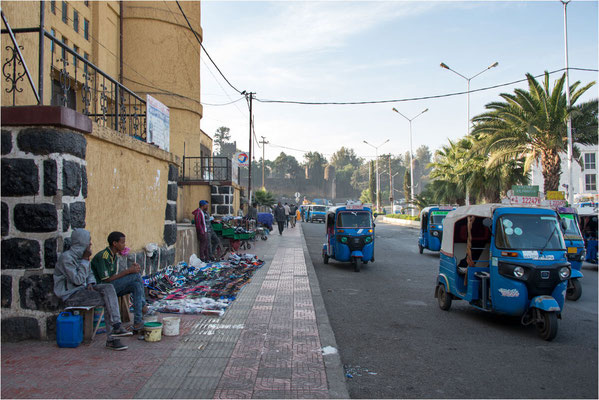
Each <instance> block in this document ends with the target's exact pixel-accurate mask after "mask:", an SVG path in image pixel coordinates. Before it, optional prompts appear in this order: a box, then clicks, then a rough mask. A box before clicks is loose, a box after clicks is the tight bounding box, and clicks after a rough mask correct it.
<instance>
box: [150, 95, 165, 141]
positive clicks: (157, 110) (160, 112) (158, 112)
mask: <svg viewBox="0 0 599 400" xmlns="http://www.w3.org/2000/svg"><path fill="white" fill-rule="evenodd" d="M146 114H147V116H146V132H147V134H146V141H147V142H148V143H152V144H155V145H156V146H158V147H160V148H161V149H162V150H166V151H169V141H170V117H169V110H168V107H167V106H165V105H164V104H162V103H161V102H159V101H158V100H156V99H155V98H153V97H152V96H150V95H149V94H148V95H146Z"/></svg>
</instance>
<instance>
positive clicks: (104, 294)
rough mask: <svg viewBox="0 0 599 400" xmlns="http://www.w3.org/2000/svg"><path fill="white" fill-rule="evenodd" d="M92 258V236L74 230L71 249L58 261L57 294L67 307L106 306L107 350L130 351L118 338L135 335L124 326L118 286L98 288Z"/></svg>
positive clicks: (100, 286)
mask: <svg viewBox="0 0 599 400" xmlns="http://www.w3.org/2000/svg"><path fill="white" fill-rule="evenodd" d="M91 255H92V241H91V235H90V234H89V232H88V231H86V230H85V229H74V230H73V233H72V234H71V248H70V249H69V250H67V251H65V252H63V253H62V254H61V255H60V257H59V258H58V262H57V263H56V268H55V269H54V293H55V294H56V296H58V297H60V298H61V299H62V300H63V301H64V302H65V304H66V305H67V307H89V306H103V307H104V308H105V310H106V316H107V321H106V347H107V348H109V349H112V350H127V348H128V347H127V346H125V345H123V344H122V343H121V341H120V340H119V339H115V337H117V336H130V335H132V332H129V331H127V330H126V329H124V328H123V327H122V326H121V314H120V313H119V304H118V299H117V296H116V292H115V290H114V286H112V285H107V284H99V285H97V284H96V279H95V278H94V274H93V273H92V271H91V268H90V265H89V258H90V257H91Z"/></svg>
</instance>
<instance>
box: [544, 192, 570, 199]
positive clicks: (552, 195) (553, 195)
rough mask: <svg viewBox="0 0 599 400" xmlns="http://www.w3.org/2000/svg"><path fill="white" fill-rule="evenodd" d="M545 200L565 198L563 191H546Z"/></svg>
mask: <svg viewBox="0 0 599 400" xmlns="http://www.w3.org/2000/svg"><path fill="white" fill-rule="evenodd" d="M545 198H546V199H547V200H566V196H565V193H564V192H563V191H551V190H550V191H548V192H547V195H546V196H545Z"/></svg>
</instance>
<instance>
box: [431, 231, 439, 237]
mask: <svg viewBox="0 0 599 400" xmlns="http://www.w3.org/2000/svg"><path fill="white" fill-rule="evenodd" d="M431 233H432V235H433V236H434V237H437V236H439V231H432V232H431Z"/></svg>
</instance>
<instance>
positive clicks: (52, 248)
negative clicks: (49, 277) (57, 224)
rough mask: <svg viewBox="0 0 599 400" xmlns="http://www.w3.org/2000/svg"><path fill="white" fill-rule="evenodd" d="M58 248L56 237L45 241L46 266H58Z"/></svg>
mask: <svg viewBox="0 0 599 400" xmlns="http://www.w3.org/2000/svg"><path fill="white" fill-rule="evenodd" d="M56 248H57V240H56V238H50V239H46V240H45V241H44V265H45V267H46V268H54V267H55V266H56V261H57V260H58V253H57V252H56Z"/></svg>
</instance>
